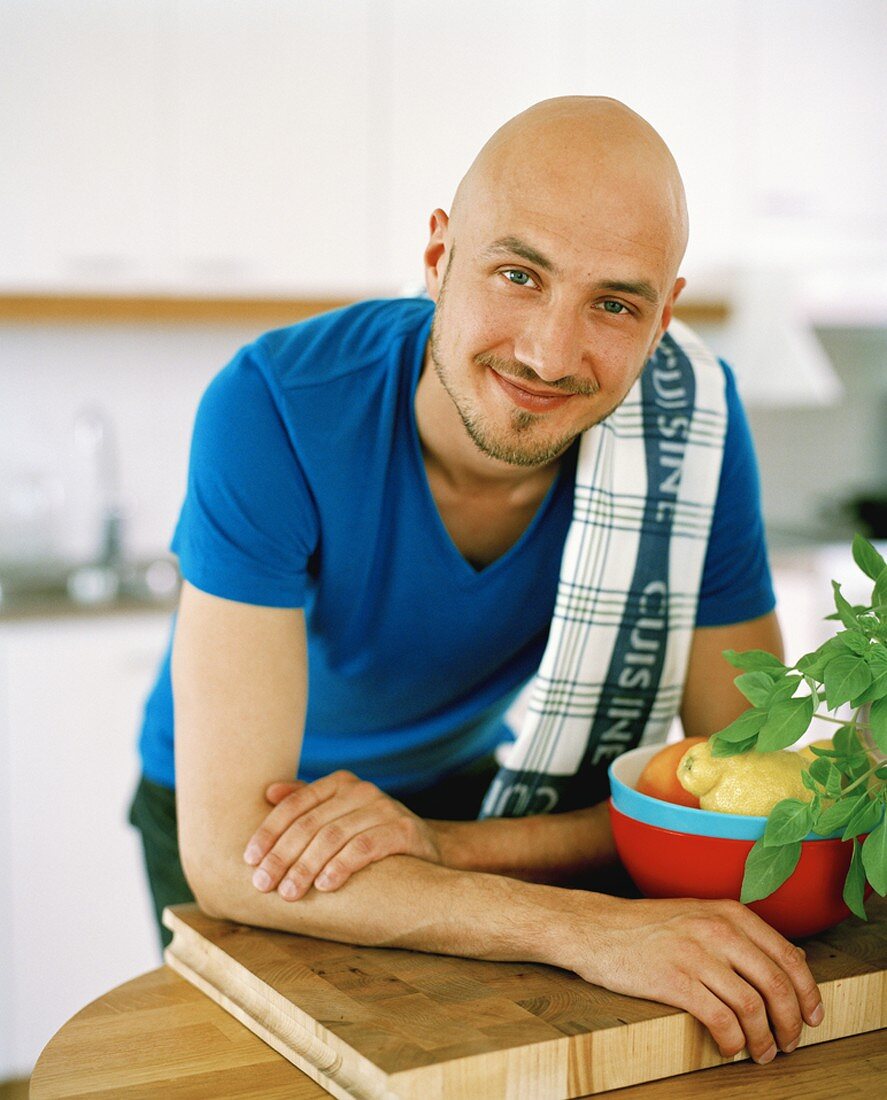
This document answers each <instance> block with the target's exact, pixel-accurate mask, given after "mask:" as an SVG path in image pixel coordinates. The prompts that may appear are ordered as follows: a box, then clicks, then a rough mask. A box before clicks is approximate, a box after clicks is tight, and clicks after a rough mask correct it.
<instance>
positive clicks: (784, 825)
mask: <svg viewBox="0 0 887 1100" xmlns="http://www.w3.org/2000/svg"><path fill="white" fill-rule="evenodd" d="M812 828H813V806H812V804H811V803H809V802H802V801H801V800H800V799H799V798H784V799H783V800H782V801H781V802H777V803H776V805H775V806H774V807H773V809H772V810H771V811H770V814H769V816H768V818H767V824H766V826H765V828H764V835H763V837H762V840H763V841H764V847H765V848H772V847H773V845H774V844H791V843H793V842H794V841H796V840H803V839H804V837H805V836H806V835H807V834H808V833H809V832H810V830H811V829H812Z"/></svg>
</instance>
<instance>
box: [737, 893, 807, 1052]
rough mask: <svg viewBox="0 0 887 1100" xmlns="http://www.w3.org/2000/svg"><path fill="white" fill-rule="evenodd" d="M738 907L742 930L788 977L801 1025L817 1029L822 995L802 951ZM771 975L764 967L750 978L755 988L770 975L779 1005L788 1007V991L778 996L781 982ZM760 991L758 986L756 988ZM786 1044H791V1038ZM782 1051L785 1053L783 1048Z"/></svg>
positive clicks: (746, 910) (755, 915)
mask: <svg viewBox="0 0 887 1100" xmlns="http://www.w3.org/2000/svg"><path fill="white" fill-rule="evenodd" d="M739 908H740V909H741V910H742V913H741V915H740V922H741V927H742V929H743V931H745V932H746V934H747V935H748V937H749V939H751V941H752V942H753V943H754V944H756V945H757V946H758V947H759V948H760V949H761V951H762V952H764V954H765V955H766V956H767V957H768V958H769V959H771V960H772V963H773V964H774V965H775V967H776V970H777V971H778V973H779V974H785V975H787V976H788V978H789V980H790V982H791V985H792V991H793V994H794V997H795V999H796V1000H797V1003H798V1006H799V1008H800V1012H801V1015H802V1017H803V1019H804V1022H805V1023H806V1024H808V1025H809V1026H810V1027H819V1025H820V1024H821V1023H822V1021H823V1018H824V1015H825V1013H824V1010H823V1007H822V994H821V993H820V992H819V986H818V985H817V984H816V979H815V978H814V977H813V974H812V973H811V971H810V967H809V966H808V965H807V956H806V953H805V952H804V950H803V949H802V948H800V947H797V946H796V945H795V944H793V943H792V942H791V941H790V940H787V939H785V937H784V936H781V935H780V934H779V933H778V932H777V931H776V930H775V929H773V928H771V927H770V925H769V924H767V923H766V921H763V920H761V918H760V917H758V916H757V914H755V913H752V911H751V910H750V909H746V907H745V906H744V905H743V906H739ZM749 918H750V919H749ZM774 973H775V972H774V971H773V970H771V969H770V968H769V967H767V966H765V969H764V970H762V971H760V972H758V973H756V974H752V975H750V976H751V977H752V978H753V979H754V980H755V984H756V985H757V984H758V982H759V981H764V982H767V981H768V975H769V982H770V984H771V985H772V984H773V983H774V982H775V986H776V997H777V998H779V997H780V996H781V997H782V1003H783V1004H789V1003H790V999H789V993H788V991H787V990H786V991H783V992H782V993H781V994H780V992H779V988H778V987H779V986H780V985H781V984H782V982H783V980H784V979H782V978H781V977H779V976H778V975H777V976H774ZM759 988H761V987H760V986H759ZM789 1042H791V1039H790V1038H789ZM780 1045H781V1044H780ZM782 1049H783V1050H784V1049H785V1047H783V1048H782Z"/></svg>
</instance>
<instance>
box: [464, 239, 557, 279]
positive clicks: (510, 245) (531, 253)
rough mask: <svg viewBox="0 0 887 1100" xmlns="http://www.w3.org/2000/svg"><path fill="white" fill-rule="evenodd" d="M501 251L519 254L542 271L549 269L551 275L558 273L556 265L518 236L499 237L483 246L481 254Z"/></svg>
mask: <svg viewBox="0 0 887 1100" xmlns="http://www.w3.org/2000/svg"><path fill="white" fill-rule="evenodd" d="M501 253H509V254H511V255H513V256H520V257H522V258H523V259H524V260H526V261H527V263H531V264H535V265H536V267H541V268H542V270H543V271H550V272H551V274H552V275H559V274H560V272H559V271H558V269H557V267H556V266H555V265H554V264H553V263H552V262H551V260H549V259H548V257H547V256H543V255H542V253H541V252H537V251H536V249H535V248H533V246H532V245H529V244H526V243H525V242H524V241H522V240H520V238H518V237H500V238H499V239H498V240H497V241H493V243H492V244H491V245H489V247H487V248H485V249H484V250H483V252H482V253H481V255H482V256H495V255H499V254H501Z"/></svg>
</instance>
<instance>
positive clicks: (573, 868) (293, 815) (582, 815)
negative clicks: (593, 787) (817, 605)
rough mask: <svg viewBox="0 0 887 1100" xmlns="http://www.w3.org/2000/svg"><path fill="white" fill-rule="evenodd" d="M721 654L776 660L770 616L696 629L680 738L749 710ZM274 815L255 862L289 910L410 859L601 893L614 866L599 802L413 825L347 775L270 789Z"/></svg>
mask: <svg viewBox="0 0 887 1100" xmlns="http://www.w3.org/2000/svg"><path fill="white" fill-rule="evenodd" d="M725 649H736V650H744V649H766V650H768V651H769V652H771V653H774V654H775V655H776V656H779V657H781V655H782V638H781V635H780V631H779V624H778V622H777V620H776V615H775V613H770V614H768V615H764V616H761V617H760V618H757V619H752V620H749V621H747V622H743V623H733V624H731V625H729V626H719V627H698V628H697V629H696V630H695V632H694V634H693V640H692V643H691V648H690V655H689V661H688V668H687V679H686V685H685V689H684V698H683V704H682V708H681V719H682V724H683V727H684V734H685V736H688V737H692V736H702V737H708V736H710V735H711V734H713V733H716V732H717V731H718V730H721V729H723V728H724V727H725V726H727V725H729V724H730V722H732V721H733V719H734V718H736V717H738V716H739V715H740V714H741V713H742V712H743V711H744V710H745V709H746V708H747V707H748V702H747V701H746V699H745V698H744V697H743V696H742V695H741V694H740V692H739V691H738V689H737V688H736V686H735V684H734V683H733V679H734V677H735V676H736V675H737V672H736V670H735V669H734V668H733V667H732V666H731V665H730V664H729V663H728V662H727V661H726V660H725V659H724V657H723V655H722V654H723V651H724V650H725ZM271 793H272V795H273V798H272V800H273V801H274V802H275V804H276V809H275V810H274V811H272V812H271V813H270V814H269V815H268V817H267V818H266V819H265V820H264V821H263V823H262V826H261V827H260V829H258V830H257V831H256V833H255V834H254V836H253V838H252V842H253V843H254V844H255V852H256V855H255V857H254V863H255V864H256V865H261V867H262V868H263V869H264V870H265V871H266V872H267V873H268V875H269V883H268V887H267V888H268V889H277V888H279V887H280V886H282V887H283V890H284V893H285V895H286V896H287V897H288V898H289V899H290V900H293V901H296V900H298V899H299V898H301V897H303V896H304V894H305V893H306V892H307V890H308V889H309V888H310V887H311V885H312V884H313V883H315V880H316V879H317V877H318V876H319V875H320V873H321V872H323V873H324V877H323V878H322V879H321V880H320V882H319V883H318V885H319V887H320V888H321V889H325V890H335V889H338V888H339V887H340V886H341V885H342V884H343V883H344V882H345V881H346V880H347V879H348V878H349V876H350V875H352V874H354V873H355V872H356V871H359V870H361V869H362V868H364V867H366V866H367V865H368V864H369V863H372V862H375V861H376V860H379V859H383V858H385V857H386V856H388V855H391V854H397V853H402V854H409V855H415V856H419V857H421V858H423V859H430V860H432V861H433V862H439V863H443V864H445V865H446V866H448V867H454V868H458V869H460V870H469V871H490V872H493V873H495V874H502V875H509V876H511V877H512V878H520V879H525V880H527V881H530V882H543V883H550V884H555V885H565V884H571V885H577V884H580V883H581V884H583V885H587V886H591V887H592V888H595V887H604V888H605V884H606V882H607V876H608V874H609V873H611V871H612V869H613V867H614V866H615V865H616V863H617V857H616V849H615V846H614V843H613V835H612V831H611V828H610V816H609V813H608V810H607V805H606V802H600V803H598V804H597V805H596V806H591V807H588V808H587V809H582V810H576V811H573V812H570V813H565V814H542V815H536V816H532V817H523V818H488V819H486V820H484V821H467V822H466V821H422V820H421V819H419V818H417V817H416V816H415V814H412V813H410V812H409V811H408V810H407V809H406V808H405V807H404V806H401V805H400V804H399V803H398V802H397V801H396V800H394V799H390V798H387V797H386V796H385V795H383V794H382V792H380V791H378V790H376V789H375V788H374V787H372V785H371V784H367V783H362V782H361V781H360V780H359V779H358V778H357V777H356V776H353V775H350V774H349V773H347V772H339V773H335V774H334V775H332V776H325V777H324V778H323V779H320V780H317V781H316V782H314V783H312V784H307V785H304V786H302V787H300V788H299V789H297V790H293V789H292V787H284V786H283V785H282V784H278V785H277V787H276V788H275V789H274V790H273V791H272V792H271Z"/></svg>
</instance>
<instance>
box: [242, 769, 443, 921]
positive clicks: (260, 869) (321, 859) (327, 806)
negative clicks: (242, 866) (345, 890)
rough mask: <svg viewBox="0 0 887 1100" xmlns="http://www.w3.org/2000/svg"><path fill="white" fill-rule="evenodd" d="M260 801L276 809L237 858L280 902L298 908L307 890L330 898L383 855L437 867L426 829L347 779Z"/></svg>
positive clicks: (294, 787) (284, 787)
mask: <svg viewBox="0 0 887 1100" xmlns="http://www.w3.org/2000/svg"><path fill="white" fill-rule="evenodd" d="M265 797H266V798H267V800H268V801H269V802H270V803H271V804H272V805H273V806H274V807H275V808H274V809H273V810H272V811H271V813H270V814H268V816H267V817H266V818H265V820H264V821H263V822H262V824H261V826H260V827H259V828H258V830H257V831H256V832H255V833H254V834H253V836H252V837H251V838H250V840H249V843H248V844H247V846H246V851H245V852H244V854H243V858H244V860H245V861H246V862H247V863H248V864H250V865H251V866H253V867H256V872H255V874H254V875H253V885H254V886H255V887H256V888H257V889H258V890H261V891H262V892H263V893H268V892H269V891H271V890H274V889H275V888H276V889H277V892H278V893H279V894H280V896H281V897H282V898H284V899H285V900H286V901H298V899H299V898H301V897H303V896H304V895H305V894H306V893H307V892H308V890H309V889H310V888H311V886H312V885H313V886H314V887H315V888H316V889H317V890H323V891H331V890H337V889H338V888H339V887H340V886H341V885H342V884H343V883H344V882H346V881H347V880H348V878H349V877H350V876H351V875H353V874H354V872H355V871H359V870H360V869H361V868H362V867H366V866H367V864H369V863H374V862H375V861H376V860H380V859H384V858H385V856H390V855H410V856H416V857H418V858H419V859H424V860H428V861H430V862H432V863H440V862H441V853H440V847H439V845H438V842H437V839H436V837H435V833H434V830H433V828H432V827H431V825H430V823H428V822H426V821H423V820H422V818H420V817H417V816H416V815H415V814H414V813H412V812H411V811H410V810H408V809H407V808H406V806H404V805H402V804H401V803H400V802H398V801H397V800H396V799H394V798H391V797H389V796H388V795H387V794H385V793H384V792H383V791H380V790H379V788H378V787H376V786H374V785H373V784H372V783H368V782H365V781H364V780H361V779H358V778H357V776H356V775H352V774H351V772H346V771H338V772H333V774H332V775H326V776H324V777H323V778H322V779H318V780H316V781H315V782H314V783H272V784H271V785H270V786H269V787H268V789H267V790H266V792H265Z"/></svg>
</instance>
